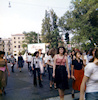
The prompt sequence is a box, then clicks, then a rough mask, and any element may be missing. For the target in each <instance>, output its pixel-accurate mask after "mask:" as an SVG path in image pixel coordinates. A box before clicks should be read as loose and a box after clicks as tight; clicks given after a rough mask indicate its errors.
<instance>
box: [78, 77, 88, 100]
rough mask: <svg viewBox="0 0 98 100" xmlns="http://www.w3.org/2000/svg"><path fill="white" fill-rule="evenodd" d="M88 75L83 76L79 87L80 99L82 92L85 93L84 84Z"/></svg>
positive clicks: (82, 96)
mask: <svg viewBox="0 0 98 100" xmlns="http://www.w3.org/2000/svg"><path fill="white" fill-rule="evenodd" d="M88 79H89V77H87V76H85V75H84V77H83V80H82V83H81V88H80V100H84V93H85V85H86V82H87V80H88Z"/></svg>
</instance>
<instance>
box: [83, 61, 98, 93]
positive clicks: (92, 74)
mask: <svg viewBox="0 0 98 100" xmlns="http://www.w3.org/2000/svg"><path fill="white" fill-rule="evenodd" d="M84 75H85V76H87V77H89V79H88V81H87V82H86V92H87V93H88V92H98V65H96V64H94V63H88V64H87V66H86V67H85V71H84Z"/></svg>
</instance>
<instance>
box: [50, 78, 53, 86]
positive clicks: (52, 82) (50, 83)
mask: <svg viewBox="0 0 98 100" xmlns="http://www.w3.org/2000/svg"><path fill="white" fill-rule="evenodd" d="M52 84H53V82H52V81H51V80H50V88H52Z"/></svg>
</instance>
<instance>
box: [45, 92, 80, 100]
mask: <svg viewBox="0 0 98 100" xmlns="http://www.w3.org/2000/svg"><path fill="white" fill-rule="evenodd" d="M77 98H79V93H76V94H75V99H72V97H71V94H69V95H65V96H64V100H78V99H77ZM45 100H60V97H53V98H49V99H45Z"/></svg>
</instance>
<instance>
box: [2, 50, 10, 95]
mask: <svg viewBox="0 0 98 100" xmlns="http://www.w3.org/2000/svg"><path fill="white" fill-rule="evenodd" d="M4 54H5V52H3V51H0V95H2V94H3V93H4V94H6V92H5V87H6V85H7V72H8V75H10V72H9V69H8V66H7V60H6V59H3V57H4Z"/></svg>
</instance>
